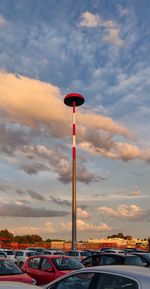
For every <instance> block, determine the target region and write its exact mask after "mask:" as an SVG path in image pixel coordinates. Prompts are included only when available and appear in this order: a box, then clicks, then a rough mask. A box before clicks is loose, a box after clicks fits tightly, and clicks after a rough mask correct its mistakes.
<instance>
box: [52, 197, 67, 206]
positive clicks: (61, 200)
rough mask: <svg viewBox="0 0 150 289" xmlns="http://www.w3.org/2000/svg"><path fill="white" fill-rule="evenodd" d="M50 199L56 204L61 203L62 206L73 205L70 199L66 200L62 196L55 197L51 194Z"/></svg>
mask: <svg viewBox="0 0 150 289" xmlns="http://www.w3.org/2000/svg"><path fill="white" fill-rule="evenodd" d="M49 198H50V201H52V202H53V203H54V204H56V205H60V206H69V207H70V206H71V202H70V201H68V200H64V199H62V198H55V197H53V196H50V197H49Z"/></svg>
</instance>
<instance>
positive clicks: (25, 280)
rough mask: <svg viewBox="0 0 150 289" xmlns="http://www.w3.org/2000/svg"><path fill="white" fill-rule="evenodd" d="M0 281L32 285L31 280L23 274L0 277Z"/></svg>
mask: <svg viewBox="0 0 150 289" xmlns="http://www.w3.org/2000/svg"><path fill="white" fill-rule="evenodd" d="M0 281H13V282H14V281H16V282H23V283H28V284H33V280H32V278H31V277H30V276H29V275H27V274H25V273H23V274H16V275H15V274H14V275H0Z"/></svg>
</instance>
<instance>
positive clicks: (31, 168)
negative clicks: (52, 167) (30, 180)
mask: <svg viewBox="0 0 150 289" xmlns="http://www.w3.org/2000/svg"><path fill="white" fill-rule="evenodd" d="M21 168H22V169H23V170H24V171H25V172H26V173H27V174H28V175H36V174H38V173H39V172H42V171H48V170H49V168H48V167H47V166H45V165H44V164H42V163H32V164H27V165H22V167H21Z"/></svg>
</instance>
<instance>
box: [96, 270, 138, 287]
mask: <svg viewBox="0 0 150 289" xmlns="http://www.w3.org/2000/svg"><path fill="white" fill-rule="evenodd" d="M138 288H139V287H138V283H137V282H136V281H134V280H132V279H129V278H126V277H122V276H117V275H112V274H106V273H101V275H100V279H99V282H98V285H97V287H96V288H95V289H138Z"/></svg>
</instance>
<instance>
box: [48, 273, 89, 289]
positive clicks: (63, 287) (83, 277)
mask: <svg viewBox="0 0 150 289" xmlns="http://www.w3.org/2000/svg"><path fill="white" fill-rule="evenodd" d="M93 277H94V273H80V274H76V275H73V276H69V277H66V278H64V279H63V280H61V281H58V283H56V284H55V285H54V286H53V285H52V286H49V287H48V288H47V289H89V288H90V284H91V282H92V280H93Z"/></svg>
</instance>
